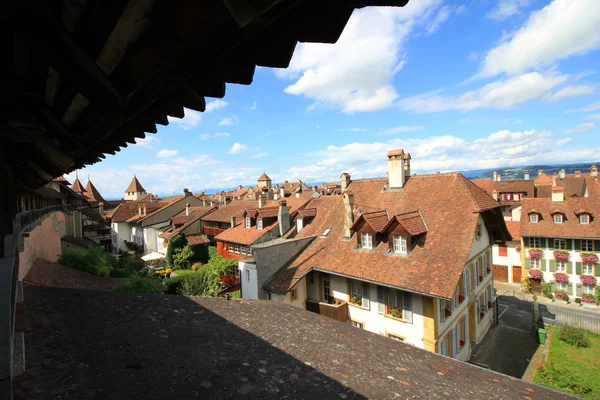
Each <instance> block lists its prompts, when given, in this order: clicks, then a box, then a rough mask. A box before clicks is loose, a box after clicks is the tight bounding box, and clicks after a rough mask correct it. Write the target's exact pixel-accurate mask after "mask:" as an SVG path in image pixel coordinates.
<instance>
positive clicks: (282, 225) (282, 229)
mask: <svg viewBox="0 0 600 400" xmlns="http://www.w3.org/2000/svg"><path fill="white" fill-rule="evenodd" d="M277 222H279V235H280V236H283V235H285V234H286V232H287V231H289V230H290V213H289V210H288V207H287V201H286V200H279V210H278V211H277Z"/></svg>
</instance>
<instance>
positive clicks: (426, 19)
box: [277, 0, 445, 113]
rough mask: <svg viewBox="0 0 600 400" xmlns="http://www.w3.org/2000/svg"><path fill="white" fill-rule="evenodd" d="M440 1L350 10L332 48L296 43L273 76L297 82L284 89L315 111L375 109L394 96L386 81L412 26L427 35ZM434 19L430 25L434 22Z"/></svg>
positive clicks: (441, 16)
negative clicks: (285, 66) (286, 63)
mask: <svg viewBox="0 0 600 400" xmlns="http://www.w3.org/2000/svg"><path fill="white" fill-rule="evenodd" d="M440 3H441V0H421V1H411V2H409V3H408V5H406V7H404V8H397V9H396V8H386V7H382V8H378V7H372V8H365V9H361V10H356V11H355V12H354V13H353V14H352V17H351V18H350V20H349V21H348V24H347V25H346V27H345V29H344V31H343V33H342V35H341V36H340V38H339V40H338V42H337V43H336V44H335V45H329V44H316V43H310V44H300V45H299V46H298V47H297V48H296V51H295V53H294V56H293V58H292V61H291V63H290V66H289V68H288V69H287V70H285V71H284V70H279V71H278V72H277V75H278V76H279V77H286V78H298V77H299V79H298V80H297V81H296V82H295V83H294V84H292V85H290V86H288V87H287V88H286V89H285V92H286V93H288V94H293V95H297V96H305V97H307V98H309V99H312V100H314V101H315V102H314V103H313V104H312V105H311V106H310V107H309V109H315V108H318V107H334V108H340V109H342V110H343V111H344V112H346V113H354V112H361V111H376V110H380V109H384V108H387V107H389V106H391V104H392V102H393V101H394V100H395V99H396V98H397V97H398V94H397V93H396V90H395V88H394V86H393V85H392V82H391V81H392V78H393V76H394V75H395V74H397V73H398V72H399V71H400V70H401V69H402V67H403V66H404V64H405V63H406V59H407V56H406V54H404V51H403V44H404V43H405V41H406V39H407V37H408V36H409V34H410V33H411V32H413V31H415V29H417V28H420V27H421V28H423V29H425V31H427V24H428V23H430V22H431V23H430V24H429V30H430V31H433V30H435V29H437V28H438V27H439V24H441V22H442V20H443V19H444V15H445V14H444V12H443V11H442V10H441V12H440V13H438V14H436V10H438V8H439V4H440ZM435 20H438V23H437V24H436V23H435V22H434V21H435Z"/></svg>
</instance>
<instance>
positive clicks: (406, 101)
mask: <svg viewBox="0 0 600 400" xmlns="http://www.w3.org/2000/svg"><path fill="white" fill-rule="evenodd" d="M568 77H569V75H556V74H550V73H546V74H542V73H539V72H530V73H526V74H523V75H519V76H515V77H512V78H509V79H505V80H498V81H496V82H492V83H488V84H487V85H485V86H482V87H480V88H478V89H475V90H471V91H469V92H466V93H464V94H462V95H460V96H457V97H452V96H441V95H440V94H439V93H440V92H439V91H437V92H430V93H424V94H421V95H417V96H413V97H407V98H403V99H401V100H400V101H399V102H398V103H399V105H400V106H401V107H402V109H404V110H405V111H412V112H441V111H449V110H457V111H463V112H466V111H470V110H474V109H476V108H500V109H508V108H513V107H515V106H518V105H521V104H524V103H527V102H529V101H533V100H539V99H542V98H543V97H544V96H545V95H547V94H548V93H549V91H550V90H552V89H554V88H555V87H557V86H559V85H561V84H563V83H564V82H566V80H567V79H568Z"/></svg>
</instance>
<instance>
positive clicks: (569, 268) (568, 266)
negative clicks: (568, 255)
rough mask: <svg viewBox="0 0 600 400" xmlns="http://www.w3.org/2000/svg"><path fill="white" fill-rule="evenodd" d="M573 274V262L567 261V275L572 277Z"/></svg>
mask: <svg viewBox="0 0 600 400" xmlns="http://www.w3.org/2000/svg"><path fill="white" fill-rule="evenodd" d="M572 273H573V263H572V262H571V261H567V275H571V274H572Z"/></svg>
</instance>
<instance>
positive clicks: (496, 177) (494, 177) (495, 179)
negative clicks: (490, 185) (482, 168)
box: [492, 171, 498, 182]
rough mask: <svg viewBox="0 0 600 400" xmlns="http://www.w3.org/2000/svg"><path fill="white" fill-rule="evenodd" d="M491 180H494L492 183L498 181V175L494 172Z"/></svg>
mask: <svg viewBox="0 0 600 400" xmlns="http://www.w3.org/2000/svg"><path fill="white" fill-rule="evenodd" d="M492 179H493V180H494V182H496V181H497V180H498V173H497V172H496V171H494V174H493V178H492Z"/></svg>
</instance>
